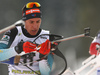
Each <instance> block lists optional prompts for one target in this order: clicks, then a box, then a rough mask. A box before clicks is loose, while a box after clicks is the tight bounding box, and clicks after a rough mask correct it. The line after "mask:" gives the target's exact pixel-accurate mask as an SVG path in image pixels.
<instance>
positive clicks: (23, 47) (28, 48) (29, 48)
mask: <svg viewBox="0 0 100 75" xmlns="http://www.w3.org/2000/svg"><path fill="white" fill-rule="evenodd" d="M15 51H16V52H17V53H18V54H19V53H21V52H22V51H24V52H25V53H30V52H33V51H36V44H33V43H31V42H28V41H27V42H23V41H21V42H19V43H18V45H17V46H15Z"/></svg>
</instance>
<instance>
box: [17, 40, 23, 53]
mask: <svg viewBox="0 0 100 75" xmlns="http://www.w3.org/2000/svg"><path fill="white" fill-rule="evenodd" d="M23 43H24V42H23V41H22V40H21V42H19V43H18V44H17V46H15V51H16V52H17V53H18V54H19V53H21V52H22V51H23Z"/></svg>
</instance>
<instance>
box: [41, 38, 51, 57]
mask: <svg viewBox="0 0 100 75" xmlns="http://www.w3.org/2000/svg"><path fill="white" fill-rule="evenodd" d="M50 49H51V42H50V41H49V40H48V39H47V40H46V42H44V43H42V44H41V48H40V50H39V53H41V54H43V55H46V54H48V53H49V52H50Z"/></svg>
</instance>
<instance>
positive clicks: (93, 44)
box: [89, 32, 100, 55]
mask: <svg viewBox="0 0 100 75" xmlns="http://www.w3.org/2000/svg"><path fill="white" fill-rule="evenodd" d="M96 45H100V32H99V33H98V34H97V36H96V37H95V38H94V40H93V41H92V42H91V44H90V48H89V53H90V54H91V55H97V47H96Z"/></svg>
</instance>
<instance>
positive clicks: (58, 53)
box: [53, 49, 67, 75]
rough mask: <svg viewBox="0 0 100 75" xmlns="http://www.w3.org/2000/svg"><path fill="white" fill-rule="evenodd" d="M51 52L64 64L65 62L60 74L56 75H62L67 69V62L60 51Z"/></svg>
mask: <svg viewBox="0 0 100 75" xmlns="http://www.w3.org/2000/svg"><path fill="white" fill-rule="evenodd" d="M53 52H54V53H55V54H56V55H57V56H59V57H61V58H62V59H63V60H64V62H65V68H64V70H63V71H62V72H61V73H60V74H58V75H62V74H63V73H64V72H65V70H66V69H67V60H66V58H65V56H64V55H63V54H62V53H61V51H60V50H59V49H56V50H54V51H53Z"/></svg>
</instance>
